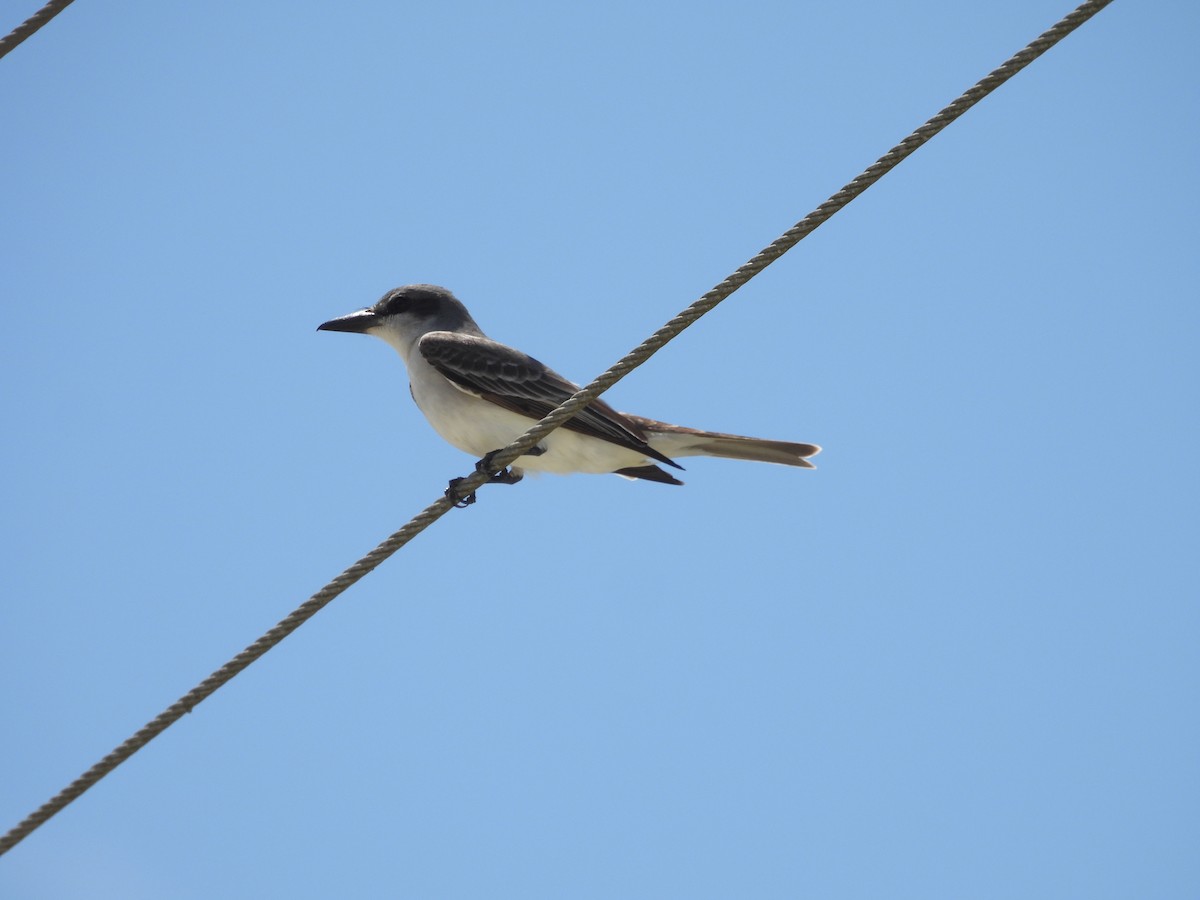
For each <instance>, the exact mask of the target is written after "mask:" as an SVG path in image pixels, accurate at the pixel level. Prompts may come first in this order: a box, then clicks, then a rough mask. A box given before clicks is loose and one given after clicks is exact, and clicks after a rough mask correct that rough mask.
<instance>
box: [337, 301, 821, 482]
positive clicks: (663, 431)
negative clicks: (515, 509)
mask: <svg viewBox="0 0 1200 900" xmlns="http://www.w3.org/2000/svg"><path fill="white" fill-rule="evenodd" d="M317 330H318V331H347V332H352V333H356V334H370V335H374V336H375V337H378V338H382V339H383V340H385V341H387V342H388V343H389V344H391V345H392V346H393V347H395V348H396V350H397V352H399V354H400V357H401V358H402V359H403V360H404V364H405V366H407V367H408V379H409V387H410V391H411V392H412V397H413V400H415V401H416V403H417V406H418V407H420V410H421V412H423V413H424V414H425V418H426V419H428V420H429V424H431V425H432V426H433V428H434V430H435V431H437V433H438V434H440V435H441V436H442V437H443V438H445V439H446V440H447V441H449V442H450V443H451V444H453V445H454V446H455V447H457V448H458V449H459V450H463V451H465V452H467V453H470V454H471V455H472V456H475V457H482V458H484V459H485V461H486V460H487V459H489V458H490V457H489V454H491V453H493V452H494V451H496V450H497V449H499V448H502V447H504V446H505V445H507V444H508V443H510V442H511V441H512V440H513V439H514V438H516V437H517V436H518V435H521V434H523V433H524V432H525V431H527V430H528V429H529V427H530V426H531V425H533V423H534V422H536V421H537V420H538V419H541V418H543V417H544V416H545V415H546V414H547V413H549V412H550V411H551V410H552V409H554V408H555V407H556V406H558V405H559V404H561V403H562V402H563V401H564V400H566V399H567V398H568V397H570V396H571V395H572V394H574V393H575V392H576V391H578V390H579V387H578V386H577V385H575V384H574V383H573V382H571V381H568V380H567V379H566V378H563V377H562V376H561V375H559V374H558V373H557V372H555V371H554V370H552V369H549V368H547V367H546V366H544V365H542V364H541V363H540V362H538V361H537V360H536V359H534V358H533V357H532V356H527V355H526V354H524V353H522V352H521V351H520V350H515V349H513V348H512V347H508V346H505V345H504V344H501V343H498V342H497V341H493V340H491V339H490V338H488V337H487V336H486V335H485V334H484V333H483V331H482V330H481V329H480V328H479V326H478V325H476V324H475V320H474V319H472V318H471V314H470V313H468V312H467V308H466V307H465V306H463V305H462V303H460V302H459V301H458V299H457V298H456V297H455V296H454V295H453V294H451V293H450V292H449V291H448V290H446V289H445V288H442V287H437V286H435V285H431V284H410V285H406V286H404V287H398V288H396V289H395V290H392V291H388V292H387V293H386V294H384V295H383V297H382V298H381V299H380V301H379V302H378V303H376V304H375V305H374V306H371V307H369V308H367V309H363V310H360V311H359V312H354V313H350V315H348V316H342V317H341V318H338V319H331V320H329V321H328V322H326V323H324V324H323V325H320V326H318V329H317ZM820 450H821V448H820V447H818V446H817V445H816V444H794V443H789V442H787V441H767V440H762V439H760V438H751V437H741V436H739V435H735V434H719V433H717V432H713V431H699V430H697V429H695V428H683V427H682V426H679V425H668V424H667V423H666V422H658V421H655V420H654V419H646V418H643V417H641V416H634V415H630V414H629V413H620V412H617V411H616V410H615V409H613V408H612V407H611V406H609V405H608V404H607V403H605V402H604V401H603V400H599V399H597V400H593V401H592V402H591V403H590V404H589V405H588V406H587V407H585V408H584V410H583V411H582V412H580V413H579V414H577V415H576V416H575V417H574V418H572V419H570V420H568V421H567V422H566V424H564V425H563V426H562V427H561V428H558V429H557V430H555V431H552V432H551V433H550V434H548V435H546V437H544V438H542V440H541V441H540V442H539V443H538V444H537V446H536V447H534V449H533V450H531V451H529V452H528V453H526V454H525V455H524V456H521V457H519V458H518V459H517V460H516V461H515V462H514V463H513V465H512V470H511V472H502V473H500V474H498V475H496V476H493V480H495V481H500V482H504V483H508V484H511V483H514V482H516V481H519V480H520V479H521V477H522V475H523V474H524V471H525V470H529V471H535V472H537V471H540V472H557V473H561V474H565V473H568V472H593V473H609V472H611V473H614V474H617V475H621V476H624V477H626V478H644V479H646V480H647V481H657V482H661V483H663V484H683V482H682V481H680V480H679V479H678V478H676V477H675V476H674V475H672V474H671V473H669V472H667V471H665V470H663V469H662V468H660V467H659V466H658V465H656V463H662V464H664V465H667V466H671V467H672V468H675V469H682V468H683V467H682V466H680V465H679V464H678V463H677V462H675V461H674V460H673V459H672V457H675V456H722V457H726V458H729V459H748V460H756V461H759V462H771V463H782V464H783V465H785V466H801V467H803V468H808V469H811V468H814V466H813V464H812V463H810V462H809V461H808V457H810V456H814V455H816V454H817V453H818V452H820ZM457 480H460V479H456V481H457ZM453 491H454V482H451V487H450V490H448V491H447V494H448V495H449V496H451V497H452V499H459V500H461V501H462V502H463V503H464V504H465V503H467V502H470V501H471V500H472V499H473V498H470V497H462V498H459V497H457V496H456V495H455V494H454V493H453Z"/></svg>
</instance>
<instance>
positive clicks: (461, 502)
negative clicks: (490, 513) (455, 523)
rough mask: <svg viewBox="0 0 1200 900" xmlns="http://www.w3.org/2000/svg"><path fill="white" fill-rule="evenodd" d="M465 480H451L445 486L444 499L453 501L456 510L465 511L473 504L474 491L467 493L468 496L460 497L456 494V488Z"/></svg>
mask: <svg viewBox="0 0 1200 900" xmlns="http://www.w3.org/2000/svg"><path fill="white" fill-rule="evenodd" d="M466 480H467V479H465V478H451V479H450V484H449V485H447V486H446V498H447V499H449V500H453V501H454V505H455V507H456V508H458V509H466V508H467V507H468V506H470V505H471V504H472V503H474V502H475V492H474V491H471V493H469V494H463V495H460V494H459V493H458V486H459V485H460V484H461V483H462V482H464V481H466Z"/></svg>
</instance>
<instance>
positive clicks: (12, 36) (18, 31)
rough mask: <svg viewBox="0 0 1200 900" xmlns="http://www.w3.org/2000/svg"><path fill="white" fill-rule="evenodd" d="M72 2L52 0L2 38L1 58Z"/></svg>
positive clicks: (0, 44) (0, 42)
mask: <svg viewBox="0 0 1200 900" xmlns="http://www.w3.org/2000/svg"><path fill="white" fill-rule="evenodd" d="M72 2H73V0H50V2H49V3H47V4H46V5H45V6H43V7H42V8H41V9H39V10H38V11H37V12H35V13H34V14H33V15H32V16H30V17H29V18H28V19H26V20H25V21H24V22H22V23H21V24H20V25H18V26H17V27H16V28H14V29H13V30H12V31H10V32H9V33H8V34H7V35H5V36H4V37H2V38H0V59H3V58H4V57H5V56H7V55H8V54H9V53H11V52H12V51H13V50H15V49H17V46H18V45H19V44H21V43H22V42H23V41H24V40H25V39H26V38H28V37H32V36H33V34H34V32H36V31H37V30H38V29H39V28H41V27H42V26H43V25H45V24H46V23H47V22H49V21H50V20H51V19H53V18H54V17H55V16H57V15H58V14H59V13H60V12H62V11H63V10H64V9H66V8H67V7H68V6H70V5H71V3H72Z"/></svg>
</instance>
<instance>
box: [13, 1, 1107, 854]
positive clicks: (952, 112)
mask: <svg viewBox="0 0 1200 900" xmlns="http://www.w3.org/2000/svg"><path fill="white" fill-rule="evenodd" d="M1111 2H1112V0H1088V2H1086V3H1084V4H1082V5H1081V6H1080V7H1078V8H1077V9H1076V10H1074V11H1073V12H1072V13H1070V14H1069V15H1067V16H1066V17H1064V18H1063V19H1062V20H1061V21H1059V22H1058V23H1057V24H1056V25H1054V27H1052V28H1050V29H1049V30H1048V31H1046V32H1045V33H1043V34H1042V35H1041V36H1039V37H1038V38H1037V39H1036V40H1034V41H1033V42H1032V43H1030V44H1029V46H1027V47H1026V48H1025V49H1023V50H1021V51H1020V52H1018V53H1016V54H1014V55H1013V56H1012V57H1010V58H1009V59H1008V60H1007V61H1006V62H1005V63H1004V64H1003V65H1001V66H1000V67H999V68H997V69H996V70H995V71H993V72H991V73H990V74H989V75H988V76H987V77H985V78H983V79H982V80H981V81H980V82H979V83H978V84H976V85H975V86H974V87H972V88H970V89H969V90H967V91H966V92H964V93H963V94H962V96H960V97H959V98H958V99H957V100H955V101H954V102H953V103H951V104H950V105H949V106H947V107H946V108H945V109H943V110H942V111H941V112H939V113H938V114H937V115H936V116H934V117H933V118H932V119H930V120H929V121H928V122H926V123H925V124H924V125H922V126H921V127H920V128H918V129H917V130H916V131H914V132H913V133H912V134H910V135H909V136H908V137H906V138H905V139H904V140H902V141H901V142H900V143H899V144H897V145H896V146H895V147H893V148H892V149H891V150H889V151H888V152H887V153H886V154H884V155H883V156H882V157H881V158H880V159H879V160H878V161H877V162H876V163H874V164H873V165H871V166H869V167H868V168H867V169H866V170H865V171H864V172H863V173H862V174H861V175H859V176H858V177H857V178H855V179H854V180H853V181H851V182H850V183H849V184H847V185H846V186H845V187H843V188H842V189H841V190H840V191H838V192H837V193H836V194H834V195H833V196H832V197H830V198H829V199H828V200H826V201H825V202H824V203H822V204H821V205H820V206H818V207H817V208H816V209H815V210H813V211H812V212H811V213H809V214H808V215H807V216H805V217H804V218H803V219H801V220H800V221H799V222H797V223H796V224H795V225H793V226H792V227H791V228H789V229H788V230H787V231H786V232H784V233H783V234H782V235H781V236H780V237H779V238H778V239H776V240H775V241H774V242H772V243H771V244H770V245H769V246H768V247H767V248H766V249H764V250H763V251H762V252H761V253H759V254H758V255H757V256H755V257H754V258H753V259H751V260H750V261H749V262H747V263H746V264H745V265H743V266H742V267H741V268H739V269H738V270H737V271H736V272H734V273H733V274H732V275H730V276H729V277H728V278H726V279H725V280H724V281H722V282H721V283H720V284H719V285H717V286H716V287H715V288H713V289H712V290H710V291H709V292H708V293H706V294H705V295H704V296H703V297H701V298H700V299H699V300H697V301H696V302H695V303H693V304H692V305H691V306H689V307H688V308H687V309H685V310H684V311H683V312H681V313H680V314H679V315H677V316H676V317H675V318H673V319H671V321H669V322H668V323H667V324H666V325H664V326H663V327H662V328H660V329H659V330H658V331H656V332H655V333H654V334H653V335H651V336H650V337H649V338H647V339H646V340H645V341H644V342H642V344H640V345H639V346H638V347H637V348H636V349H634V350H633V351H631V352H630V353H629V354H628V355H626V356H625V357H624V358H622V359H621V360H620V361H619V362H617V363H616V364H615V365H614V366H612V368H610V369H609V370H608V371H607V372H605V373H604V374H602V375H601V376H600V377H598V378H597V379H596V380H595V381H593V382H592V383H591V384H589V385H588V386H587V387H585V388H583V389H581V390H580V391H578V392H576V393H575V394H574V395H573V396H572V397H571V398H570V399H569V400H567V401H565V402H564V403H563V404H562V405H561V406H559V407H558V408H557V409H555V410H554V411H553V412H551V413H550V414H549V415H547V416H546V417H545V418H544V419H542V420H541V421H540V422H538V423H537V424H536V425H534V426H533V427H532V428H530V429H529V430H528V431H527V432H525V434H523V435H522V436H521V437H519V438H517V439H516V440H515V441H513V442H512V443H511V444H509V445H508V446H507V447H505V448H503V450H501V451H499V452H497V453H495V454H493V457H492V463H491V468H492V469H493V470H499V469H502V468H504V467H505V466H507V465H509V464H510V463H511V462H512V461H513V460H515V459H516V458H517V457H518V456H520V455H521V454H523V453H525V452H526V451H528V450H529V449H530V448H531V447H533V445H534V444H536V443H537V442H538V441H540V440H541V439H542V438H544V437H545V436H546V435H547V434H549V433H550V432H551V431H553V430H554V429H555V428H557V427H559V426H560V425H562V424H563V423H564V422H566V421H567V420H568V419H570V418H571V416H573V415H575V414H576V413H578V412H579V411H580V410H581V409H582V408H583V407H584V406H586V405H587V404H588V403H590V402H591V401H592V400H594V399H595V398H596V397H598V396H599V395H600V394H601V393H603V392H604V391H605V390H607V389H608V388H609V387H611V386H612V385H613V384H615V383H616V382H617V381H619V380H620V379H621V378H623V377H624V376H625V375H627V374H628V373H629V372H631V371H632V370H633V369H635V368H637V367H638V366H640V365H641V364H642V363H643V362H645V361H646V360H647V359H649V358H650V357H651V356H653V355H654V353H656V352H657V351H658V350H659V349H660V348H661V347H662V346H663V345H665V344H666V343H667V342H668V341H669V340H671V339H672V338H673V337H675V336H676V335H677V334H679V333H680V332H682V331H683V330H684V329H685V328H687V327H688V326H689V325H691V324H692V323H693V322H695V321H696V320H697V319H699V318H700V317H701V316H702V315H704V314H705V313H706V312H708V311H709V310H711V309H712V308H713V307H715V306H716V305H717V304H718V303H720V302H721V301H722V300H724V299H725V298H726V297H728V296H729V295H730V294H732V293H733V292H734V291H736V290H737V289H738V288H739V287H741V286H742V285H743V284H745V283H746V282H747V281H749V280H750V279H751V278H753V277H754V276H755V275H757V274H758V273H759V272H761V271H762V270H763V269H765V268H766V267H767V266H769V265H770V264H771V263H772V262H774V261H775V260H777V259H778V258H779V257H781V256H782V255H783V254H784V253H786V252H787V251H788V250H790V249H791V248H792V247H794V246H795V245H796V244H798V243H799V242H800V241H801V240H803V239H804V238H805V237H806V236H807V235H809V234H811V233H812V232H813V231H814V230H815V229H816V228H817V227H818V226H820V225H821V224H822V223H824V222H825V221H826V220H827V219H829V218H830V217H831V216H832V215H833V214H834V213H836V212H838V211H839V210H840V209H842V207H844V206H846V204H848V203H849V202H850V201H851V200H853V199H854V198H855V197H857V196H858V195H859V194H861V193H863V191H865V190H866V189H867V188H869V187H870V186H871V185H873V184H874V183H875V182H876V181H878V180H879V179H880V178H882V177H883V176H884V175H885V174H887V173H888V172H889V171H891V170H892V169H893V168H895V167H896V166H897V165H899V164H900V163H901V162H902V161H903V160H904V159H906V158H907V157H908V156H910V155H911V154H912V153H913V152H914V151H915V150H916V149H917V148H918V147H920V146H921V145H922V144H924V143H925V142H926V141H928V140H929V139H930V138H932V137H933V136H934V135H936V134H937V133H938V132H939V131H941V130H942V129H943V128H945V127H946V126H947V125H949V124H950V123H951V122H953V121H954V120H955V119H957V118H958V117H959V116H961V115H962V114H963V113H964V112H966V111H967V110H968V109H970V108H971V107H972V106H974V105H975V104H976V103H978V102H979V101H980V100H981V99H983V98H984V97H985V96H987V95H988V94H989V93H991V92H992V91H994V90H995V89H996V88H997V87H999V86H1000V85H1001V84H1003V83H1004V82H1005V81H1007V80H1008V79H1009V78H1011V77H1012V76H1013V75H1015V74H1016V73H1017V72H1019V71H1021V69H1023V68H1025V66H1027V65H1029V63H1031V62H1032V61H1033V60H1035V59H1037V57H1039V56H1041V55H1042V54H1043V53H1045V52H1046V51H1047V50H1049V49H1050V48H1051V47H1053V46H1054V45H1055V44H1056V43H1058V42H1059V41H1060V40H1062V39H1063V38H1064V37H1066V36H1067V35H1068V34H1070V33H1071V32H1072V31H1074V30H1075V29H1076V28H1078V27H1079V26H1080V25H1082V24H1083V23H1084V22H1086V21H1087V20H1088V19H1090V18H1091V17H1092V16H1094V15H1095V14H1096V13H1097V12H1099V11H1100V10H1101V9H1103V8H1104V7H1105V6H1107V5H1108V4H1109V3H1111ZM487 477H488V475H487V473H486V472H479V471H477V472H474V473H472V474H471V475H469V476H467V477H466V478H464V479H463V480H462V481H461V482H460V483H459V485H458V492H459V493H460V494H469V493H470V492H472V491H474V490H476V489H477V488H479V487H481V486H482V485H483V484H484V483H485V482H486V481H487ZM453 504H454V501H453V500H451V499H449V498H448V497H441V498H439V499H438V500H436V501H435V502H433V503H431V504H430V505H429V506H427V507H426V508H425V509H424V510H422V511H421V512H420V513H418V514H417V515H416V516H415V517H414V518H413V519H412V520H411V521H409V522H408V524H406V525H405V526H404V527H403V528H401V529H400V530H399V531H397V532H396V533H395V534H393V535H391V536H390V537H388V538H387V539H386V540H385V541H383V543H381V544H380V545H379V546H378V547H376V548H375V549H374V550H372V551H371V552H370V553H368V554H367V555H366V556H364V557H363V558H362V559H360V560H359V561H358V562H356V563H355V564H354V565H352V566H350V568H348V569H346V571H344V572H342V574H341V575H338V576H337V577H336V578H334V579H333V580H332V581H331V582H329V584H327V585H325V587H323V588H321V590H319V591H318V592H317V593H315V594H313V595H312V597H310V598H309V599H308V600H306V601H305V602H304V603H302V604H301V605H300V606H299V607H297V608H296V609H295V610H293V611H292V612H291V613H290V614H289V615H288V616H287V617H285V618H284V619H283V620H281V621H280V622H279V624H277V625H276V626H275V627H274V628H272V629H271V630H270V631H268V632H267V633H266V634H264V635H263V636H262V637H260V638H259V639H258V640H256V641H255V642H254V643H253V644H251V645H250V646H249V647H247V648H246V649H245V650H243V651H242V652H241V653H239V654H237V656H235V657H233V659H231V660H229V662H227V663H225V665H223V666H221V668H219V669H217V671H215V672H213V673H212V674H211V675H209V676H208V677H207V678H205V679H204V680H203V681H202V682H200V683H199V684H198V685H196V686H195V687H194V688H192V689H191V690H190V691H188V692H187V693H186V694H184V695H183V697H181V698H180V699H179V700H177V701H175V702H174V703H173V704H171V705H170V706H169V707H167V708H166V709H165V710H163V711H162V712H161V713H159V714H158V715H157V716H156V717H155V718H154V719H152V720H151V721H150V722H149V723H148V724H146V725H145V726H144V727H143V728H142V729H141V730H139V731H138V732H137V733H136V734H134V735H133V736H132V737H130V738H129V739H128V740H126V741H125V742H124V743H122V744H121V745H120V746H119V747H117V748H116V749H115V750H113V751H112V752H111V753H109V754H108V755H107V756H105V757H104V758H103V759H102V760H100V761H99V762H98V763H96V764H95V765H94V766H92V767H91V768H90V769H88V770H87V771H86V772H84V773H83V774H82V775H81V776H79V778H77V779H76V780H75V781H73V782H71V784H69V785H68V786H67V787H66V788H64V789H63V790H62V791H60V792H59V793H58V794H56V795H55V796H54V797H52V798H51V799H50V800H48V801H47V802H46V803H45V804H43V805H42V806H41V807H40V808H38V809H37V810H35V811H34V812H33V813H31V814H30V815H29V816H28V817H26V818H25V819H24V820H23V821H22V822H21V823H20V824H18V825H17V826H15V827H14V828H13V829H12V830H11V831H9V832H8V833H7V834H6V835H4V836H3V837H2V838H0V855H2V854H4V853H6V852H7V851H9V850H10V849H12V848H13V847H14V846H16V845H17V844H18V843H20V842H21V841H22V840H24V839H25V838H26V837H28V836H29V835H30V834H31V833H32V832H33V831H34V830H35V829H36V828H38V826H40V825H42V824H43V823H44V822H46V821H47V820H48V819H49V818H50V817H51V816H53V815H55V814H56V813H58V812H60V811H61V810H62V809H63V808H64V807H66V806H67V805H68V804H69V803H71V802H72V801H74V800H75V799H76V798H78V797H79V796H80V795H81V794H83V793H84V791H86V790H88V788H90V787H92V786H93V785H94V784H95V783H96V782H98V781H99V780H100V779H101V778H103V777H104V776H105V775H107V774H108V773H109V772H111V771H112V770H113V769H115V768H116V767H117V766H119V765H120V764H121V763H122V762H124V761H125V760H126V759H128V758H129V757H130V756H132V755H133V754H134V753H136V752H137V751H138V750H140V749H141V748H142V747H144V746H145V745H146V744H148V743H149V742H150V741H151V740H152V739H153V738H154V737H156V736H157V735H158V734H161V733H162V732H163V731H164V730H166V729H167V728H168V727H169V726H170V725H172V724H173V723H174V722H176V721H177V720H179V719H180V718H182V717H183V716H184V715H185V714H186V713H189V712H191V710H192V709H193V707H195V706H196V704H198V703H200V702H201V701H203V700H204V699H206V698H207V697H208V696H209V695H211V694H212V693H213V692H214V691H216V690H217V689H218V688H219V687H221V686H222V685H223V684H225V683H226V682H227V681H229V680H230V679H232V678H233V677H234V676H235V675H237V674H238V673H239V672H241V671H242V670H243V669H245V668H246V667H248V666H249V665H250V664H251V663H252V662H254V661H255V660H256V659H258V658H259V657H260V656H262V655H263V654H264V653H266V652H267V651H268V650H270V649H271V648H272V647H274V646H275V645H276V644H278V643H279V642H280V641H282V640H283V639H284V638H285V637H287V636H288V635H289V634H291V633H292V632H293V631H295V630H296V629H297V628H299V627H300V626H301V625H303V624H304V623H305V622H307V621H308V620H309V619H310V618H312V617H313V616H314V615H316V614H317V612H319V611H320V610H321V609H322V608H323V607H324V606H325V605H326V604H328V603H329V602H330V601H331V600H333V599H334V598H335V597H337V596H338V595H339V594H341V593H342V592H343V591H345V590H346V589H347V588H349V587H350V586H351V585H353V584H355V583H356V582H357V581H359V580H360V579H361V578H363V577H364V576H365V575H366V574H367V573H368V572H371V571H372V570H373V569H374V568H375V567H376V566H378V565H379V564H380V563H382V562H383V561H384V560H385V559H387V558H388V557H389V556H391V555H392V554H393V553H395V552H396V551H397V550H399V549H400V548H401V547H403V546H404V545H405V544H407V543H408V542H409V541H411V540H412V539H413V538H414V537H416V536H417V535H418V534H420V533H421V532H422V531H424V530H425V529H426V528H428V527H429V526H430V525H432V524H433V523H434V522H436V521H437V520H438V519H440V518H441V517H442V516H443V515H445V514H446V513H447V512H448V511H449V510H450V509H452V508H453Z"/></svg>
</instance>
